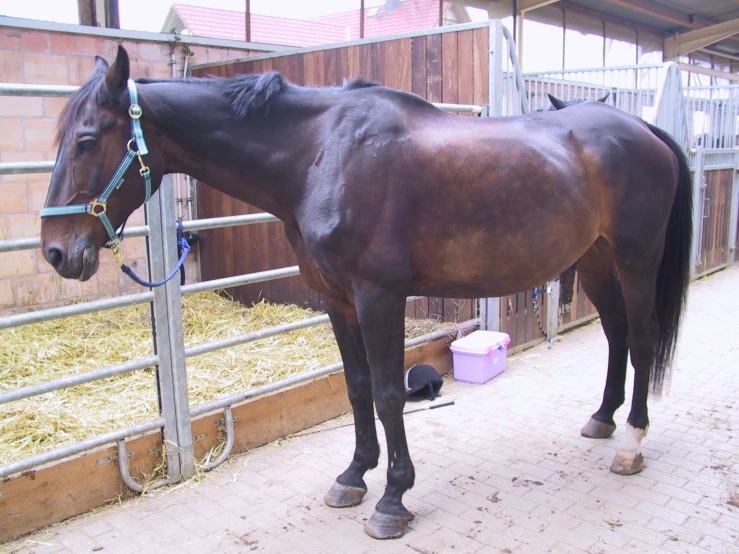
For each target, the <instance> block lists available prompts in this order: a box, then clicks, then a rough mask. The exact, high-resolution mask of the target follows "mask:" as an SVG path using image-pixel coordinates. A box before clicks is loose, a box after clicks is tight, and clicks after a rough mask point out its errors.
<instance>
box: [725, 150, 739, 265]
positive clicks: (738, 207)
mask: <svg viewBox="0 0 739 554" xmlns="http://www.w3.org/2000/svg"><path fill="white" fill-rule="evenodd" d="M737 171H739V150H737V149H736V148H735V149H734V179H733V180H732V183H731V204H729V248H728V250H729V252H728V254H727V259H726V263H728V264H729V265H731V264H733V263H734V256H735V254H736V231H737V225H738V224H739V221H738V220H739V173H737Z"/></svg>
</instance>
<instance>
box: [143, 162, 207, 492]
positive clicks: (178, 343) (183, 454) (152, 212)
mask: <svg viewBox="0 0 739 554" xmlns="http://www.w3.org/2000/svg"><path fill="white" fill-rule="evenodd" d="M146 208H147V214H148V220H149V227H150V229H151V236H150V239H149V244H150V247H149V248H150V256H151V263H150V264H149V276H150V279H152V280H154V281H159V280H162V279H164V278H165V277H166V276H167V275H168V274H169V273H170V272H171V271H172V268H174V267H175V266H176V265H177V260H178V257H179V256H178V253H177V242H176V240H175V232H176V228H177V227H176V222H175V218H174V183H173V180H172V176H171V175H166V176H165V177H164V178H163V179H162V184H161V186H160V187H159V190H158V191H157V192H156V194H154V195H153V196H152V197H151V200H150V201H149V202H148V204H147V206H146ZM153 319H154V327H155V332H154V340H155V346H156V351H157V354H158V355H159V359H160V363H159V368H158V372H157V373H158V385H159V403H160V410H161V412H162V416H163V417H164V420H165V428H164V440H165V452H166V455H167V476H168V477H169V481H170V483H174V482H177V481H180V480H183V479H188V478H189V477H191V476H192V475H193V474H194V473H195V462H194V458H193V450H192V430H191V428H190V407H189V403H188V398H187V373H186V370H185V345H184V333H183V329H182V296H181V293H180V281H179V279H178V277H174V278H173V279H172V280H170V281H169V282H168V283H167V284H166V285H164V286H161V287H157V288H155V289H154V302H153Z"/></svg>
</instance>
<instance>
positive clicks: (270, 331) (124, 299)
mask: <svg viewBox="0 0 739 554" xmlns="http://www.w3.org/2000/svg"><path fill="white" fill-rule="evenodd" d="M77 88H78V87H55V86H47V85H12V84H3V85H0V96H3V95H5V96H8V95H13V96H70V95H72V94H74V92H75V91H76V90H77ZM437 106H438V107H439V108H441V109H444V110H448V111H456V112H466V113H473V114H477V115H484V114H485V112H486V108H487V107H486V106H480V105H463V104H437ZM53 167H54V162H25V163H23V162H19V163H3V164H0V175H1V174H18V173H43V172H51V171H53ZM174 205H175V199H174V183H173V179H172V178H171V176H166V177H165V178H164V179H163V181H162V184H161V186H160V188H159V190H158V191H157V193H156V194H155V195H154V196H153V197H152V199H151V201H150V202H149V204H147V206H146V208H145V210H146V225H143V226H139V227H131V228H128V229H126V231H125V236H126V237H146V239H147V241H148V248H147V266H148V269H149V272H150V276H151V278H152V279H161V278H162V276H164V275H165V274H167V273H169V271H170V270H171V268H172V267H174V265H175V263H176V261H177V254H176V249H175V247H174V242H173V240H170V239H172V238H173V237H174V235H175V231H176V223H175V218H174ZM274 221H278V219H277V218H276V217H275V216H273V215H271V214H266V213H264V214H249V215H239V216H230V217H220V218H210V219H203V220H190V221H184V222H183V229H184V230H185V231H197V230H205V229H217V228H224V227H230V226H236V225H254V224H261V223H268V222H274ZM39 247H40V239H39V238H38V237H32V238H23V239H12V240H3V241H0V253H4V252H14V251H18V250H27V249H34V248H39ZM299 274H300V272H299V269H298V267H297V266H292V267H285V268H278V269H273V270H269V271H261V272H256V273H249V274H244V275H237V276H233V277H227V278H223V279H215V280H211V281H205V282H199V283H192V284H188V285H185V286H182V287H180V285H179V282H178V281H177V280H176V279H174V280H172V281H170V282H169V283H167V284H166V285H165V286H163V287H160V288H157V289H154V290H150V291H146V292H141V293H135V294H127V295H123V296H118V297H114V298H104V299H100V300H94V301H90V302H83V303H79V304H72V305H68V306H61V307H55V308H48V309H42V310H37V311H30V312H26V313H20V314H14V315H9V316H4V317H0V329H7V328H11V327H18V326H21V325H29V324H33V323H39V322H43V321H51V320H54V319H60V318H66V317H71V316H75V315H81V314H87V313H93V312H99V311H103V310H110V309H116V308H122V307H126V306H132V305H136V304H144V303H152V304H153V321H152V324H153V325H152V334H153V340H154V345H155V352H156V354H155V355H153V356H147V357H144V358H139V359H135V360H130V361H127V362H125V363H120V364H115V365H111V366H108V367H103V368H98V369H94V370H90V371H86V372H84V373H81V374H77V375H72V376H67V377H62V378H58V379H53V380H50V381H46V382H43V383H37V384H34V385H29V386H25V387H21V388H18V389H15V390H10V391H5V392H2V393H0V404H5V403H8V402H14V401H20V400H23V399H27V398H31V397H33V396H37V395H40V394H46V393H49V392H53V391H57V390H60V389H64V388H69V387H72V386H77V385H81V384H84V383H89V382H92V381H97V380H100V379H106V378H110V377H114V376H119V375H124V374H127V373H131V372H134V371H141V370H143V369H146V368H149V367H152V366H157V367H158V368H159V372H158V373H159V396H160V398H159V403H160V405H161V416H160V417H158V418H155V419H152V420H150V421H146V422H142V423H138V424H136V425H132V426H129V427H125V428H123V429H118V430H116V431H112V432H110V433H105V434H102V435H99V436H95V437H90V438H88V439H85V440H82V441H78V442H75V443H73V444H68V445H65V446H61V447H59V448H55V449H53V450H50V451H47V452H44V453H42V454H38V455H34V456H31V457H28V458H25V459H22V460H18V461H14V462H12V463H9V464H6V465H3V466H0V479H2V478H5V477H7V476H9V475H12V474H15V473H18V472H22V471H26V470H28V469H32V468H34V467H37V466H39V465H42V464H46V463H50V462H53V461H58V460H61V459H64V458H67V457H69V456H73V455H76V454H79V453H82V452H85V451H87V450H91V449H94V448H97V447H100V446H104V445H107V444H115V443H117V445H118V451H119V453H120V452H122V451H123V452H125V441H126V439H127V438H129V437H132V436H134V435H137V434H141V433H145V432H149V431H154V430H157V429H160V430H162V432H163V434H164V438H165V440H166V441H167V442H168V444H169V447H168V449H167V460H166V462H167V466H166V473H167V478H166V479H164V480H160V481H158V482H157V483H154V484H153V485H150V486H149V487H147V488H148V490H152V489H153V488H157V487H160V486H164V485H166V484H168V483H174V482H177V481H180V480H182V479H186V478H188V477H190V476H191V475H192V474H193V473H194V470H195V467H194V459H193V450H192V436H191V431H190V424H191V421H192V418H194V417H197V416H200V415H203V414H205V413H208V412H211V411H214V410H220V409H223V410H225V413H226V415H225V418H224V422H225V425H224V426H225V429H226V435H227V437H226V446H225V448H224V453H223V454H221V456H219V457H218V459H216V460H214V461H212V462H210V463H209V464H207V469H212V468H213V467H216V466H217V465H218V464H219V463H221V462H222V461H223V460H225V459H226V458H227V456H228V453H229V452H230V450H231V446H232V445H233V419H232V418H231V416H230V413H231V412H230V411H231V406H232V405H233V404H235V403H237V402H241V401H243V400H245V399H248V398H253V397H256V396H259V395H263V394H267V393H269V392H273V391H275V390H279V389H281V388H284V387H288V386H291V385H294V384H297V383H301V382H305V381H309V380H311V379H315V378H318V377H321V376H324V375H328V374H331V373H336V372H338V371H341V370H342V368H343V365H342V364H341V363H336V364H332V365H329V366H326V367H323V368H319V369H316V370H313V371H307V372H303V373H300V374H297V375H294V376H292V377H289V378H287V379H284V380H281V381H278V382H275V383H270V384H268V385H264V386H261V387H255V388H252V389H248V390H245V391H241V392H239V393H237V394H235V395H231V396H227V397H225V398H220V399H216V400H213V401H211V402H207V403H204V404H201V405H199V406H196V407H194V408H192V409H190V407H189V402H188V388H187V380H186V369H185V359H186V358H188V357H191V356H198V355H202V354H206V353H208V352H213V351H215V350H219V349H223V348H230V347H233V346H236V345H239V344H244V343H247V342H252V341H255V340H260V339H263V338H267V337H271V336H275V335H278V334H282V333H289V332H291V331H295V330H297V329H302V328H305V327H311V326H315V325H321V324H324V323H326V322H328V316H327V315H320V316H315V317H311V318H306V319H303V320H300V321H294V322H291V323H286V324H283V325H278V326H275V327H270V328H266V329H260V330H258V331H254V332H251V333H246V334H243V335H239V336H236V337H230V338H228V339H223V340H218V341H213V342H210V343H204V344H198V345H193V346H188V347H185V346H184V338H183V337H184V333H183V328H182V325H183V322H182V312H181V298H182V296H184V295H189V294H196V293H199V292H204V291H210V290H219V289H225V288H229V287H235V286H241V285H246V284H254V283H260V282H266V281H271V280H275V279H284V278H288V277H294V276H297V275H299ZM418 298H419V297H410V298H408V301H413V300H417V299H418ZM478 324H479V320H478V319H473V320H470V321H467V322H464V323H461V324H459V325H458V327H457V328H458V329H467V328H470V327H473V326H475V325H478ZM447 333H448V331H445V332H441V333H440V332H436V333H429V334H426V335H423V336H421V337H417V338H415V339H412V340H409V341H406V347H411V346H414V345H416V344H422V343H424V342H428V341H431V340H434V339H436V338H439V337H440V336H443V335H444V334H447ZM229 421H230V424H229ZM119 465H120V470H121V476H122V479H123V481H124V483H126V485H127V486H129V487H130V488H132V489H134V490H142V488H141V485H139V484H137V483H136V482H135V481H134V480H133V479H132V478H131V476H130V475H129V473H128V467H127V459H126V456H121V457H119Z"/></svg>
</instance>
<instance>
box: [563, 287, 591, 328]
mask: <svg viewBox="0 0 739 554" xmlns="http://www.w3.org/2000/svg"><path fill="white" fill-rule="evenodd" d="M597 312H598V310H596V309H595V306H593V303H592V302H591V301H590V299H589V298H588V297H587V296H586V295H585V291H584V290H583V288H582V284H580V276H579V275H578V276H576V277H575V289H574V291H573V293H572V303H571V304H567V305H566V306H565V307H564V309H563V310H562V311H561V312H560V314H559V325H560V326H562V325H568V324H571V323H574V322H576V321H578V320H580V319H583V318H585V317H587V316H589V315H592V314H594V313H597Z"/></svg>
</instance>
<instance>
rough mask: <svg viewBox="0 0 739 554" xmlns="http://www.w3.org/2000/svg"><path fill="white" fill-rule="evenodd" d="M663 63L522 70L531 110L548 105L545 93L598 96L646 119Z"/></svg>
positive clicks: (567, 97) (585, 97) (565, 96)
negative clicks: (524, 71)
mask: <svg viewBox="0 0 739 554" xmlns="http://www.w3.org/2000/svg"><path fill="white" fill-rule="evenodd" d="M661 69H662V65H630V66H620V67H596V68H591V69H577V70H559V71H547V72H538V73H524V74H523V81H524V85H525V89H526V96H527V98H528V101H529V104H530V106H531V110H532V111H536V110H548V109H549V108H550V107H551V103H550V102H549V97H548V95H549V94H551V95H552V96H555V97H557V98H559V99H560V100H564V101H567V100H574V99H579V100H598V99H599V98H602V97H604V96H606V95H608V98H607V100H606V102H607V103H608V104H610V105H612V106H616V107H617V108H619V109H620V110H623V111H625V112H628V113H630V114H632V115H636V116H637V117H641V118H645V119H649V117H650V116H651V112H650V108H652V109H653V108H654V106H655V99H656V94H657V87H658V84H659V82H660V70H661Z"/></svg>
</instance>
